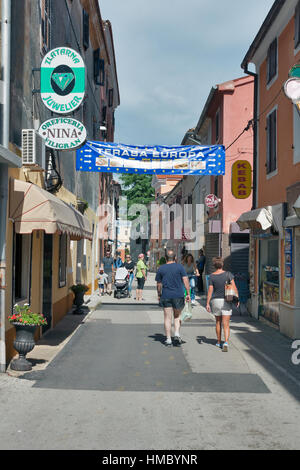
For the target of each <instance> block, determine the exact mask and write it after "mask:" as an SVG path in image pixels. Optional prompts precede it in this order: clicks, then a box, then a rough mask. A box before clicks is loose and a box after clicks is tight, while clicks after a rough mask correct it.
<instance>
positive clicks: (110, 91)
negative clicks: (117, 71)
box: [108, 88, 114, 108]
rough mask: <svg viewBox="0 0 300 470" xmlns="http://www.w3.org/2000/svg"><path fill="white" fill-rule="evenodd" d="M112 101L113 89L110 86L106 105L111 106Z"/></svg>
mask: <svg viewBox="0 0 300 470" xmlns="http://www.w3.org/2000/svg"><path fill="white" fill-rule="evenodd" d="M113 102H114V89H113V88H110V89H109V91H108V106H109V107H110V108H111V107H112V106H113Z"/></svg>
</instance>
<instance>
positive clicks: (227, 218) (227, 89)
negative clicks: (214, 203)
mask: <svg viewBox="0 0 300 470" xmlns="http://www.w3.org/2000/svg"><path fill="white" fill-rule="evenodd" d="M220 95H221V96H220ZM220 98H221V99H220ZM216 103H217V106H216ZM253 105H254V79H253V77H243V78H239V79H236V80H232V81H230V82H226V83H224V84H221V85H219V86H218V93H217V96H216V101H215V103H214V104H213V103H212V109H213V108H214V112H215V113H216V112H217V110H218V108H219V109H220V139H219V141H218V143H220V144H223V145H224V146H225V148H227V147H228V146H229V145H230V144H231V143H232V142H233V141H234V140H235V139H236V138H237V136H238V135H239V134H240V133H241V132H242V131H243V129H245V127H246V126H247V124H248V122H249V121H250V120H251V119H253ZM213 143H216V115H214V118H213ZM238 160H247V161H248V162H249V163H250V164H251V166H252V167H253V129H252V128H250V129H249V131H247V132H245V133H244V134H243V135H242V136H241V137H240V138H239V139H238V140H237V142H236V143H235V144H233V145H232V146H231V147H230V148H229V149H228V150H227V151H226V173H225V175H224V176H223V177H218V178H219V197H220V199H222V202H221V203H220V205H219V208H218V210H213V211H210V217H214V218H215V216H216V215H217V214H221V218H222V232H223V233H229V232H230V225H231V224H232V223H235V222H236V220H237V219H238V218H239V217H240V215H241V214H242V213H243V212H247V211H250V210H251V208H252V193H251V195H250V197H249V198H247V199H236V198H235V197H234V196H233V195H232V192H231V172H232V165H233V164H234V163H235V162H236V161H238ZM211 191H212V192H214V177H212V178H211Z"/></svg>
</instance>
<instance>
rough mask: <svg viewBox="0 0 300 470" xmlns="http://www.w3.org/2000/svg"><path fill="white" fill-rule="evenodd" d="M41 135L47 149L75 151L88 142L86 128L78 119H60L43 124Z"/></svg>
mask: <svg viewBox="0 0 300 470" xmlns="http://www.w3.org/2000/svg"><path fill="white" fill-rule="evenodd" d="M39 134H40V136H41V137H43V139H44V140H45V145H46V147H50V148H52V149H57V150H73V149H76V148H77V147H80V146H81V145H82V144H83V143H84V142H85V140H86V128H85V127H84V125H83V124H82V123H81V122H80V121H77V120H76V119H73V118H70V117H59V118H53V119H49V120H48V121H45V122H43V124H42V125H41V127H40V128H39Z"/></svg>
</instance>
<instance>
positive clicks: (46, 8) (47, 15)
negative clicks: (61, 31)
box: [41, 0, 51, 52]
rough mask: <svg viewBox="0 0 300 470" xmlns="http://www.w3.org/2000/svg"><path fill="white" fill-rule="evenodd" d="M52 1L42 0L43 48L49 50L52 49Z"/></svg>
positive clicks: (44, 50)
mask: <svg viewBox="0 0 300 470" xmlns="http://www.w3.org/2000/svg"><path fill="white" fill-rule="evenodd" d="M50 7H51V1H50V0H41V17H42V23H41V49H42V51H43V52H48V51H49V50H50V49H51V44H50V38H51V10H50Z"/></svg>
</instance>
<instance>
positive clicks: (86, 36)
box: [82, 10, 90, 49]
mask: <svg viewBox="0 0 300 470" xmlns="http://www.w3.org/2000/svg"><path fill="white" fill-rule="evenodd" d="M82 44H83V47H84V48H85V49H88V48H89V45H90V17H89V14H88V13H87V12H86V11H85V10H82Z"/></svg>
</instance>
